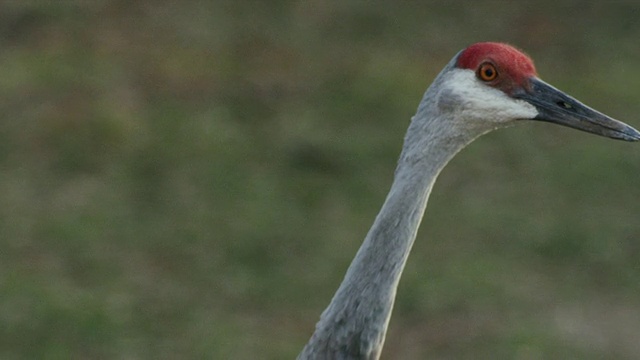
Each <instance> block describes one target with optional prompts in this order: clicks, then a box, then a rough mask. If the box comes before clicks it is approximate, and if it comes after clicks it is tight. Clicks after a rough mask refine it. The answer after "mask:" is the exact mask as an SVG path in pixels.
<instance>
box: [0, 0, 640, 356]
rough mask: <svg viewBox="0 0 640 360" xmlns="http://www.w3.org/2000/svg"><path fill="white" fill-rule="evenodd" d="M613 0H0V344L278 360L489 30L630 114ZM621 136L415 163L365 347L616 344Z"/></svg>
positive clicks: (624, 183) (621, 323)
mask: <svg viewBox="0 0 640 360" xmlns="http://www.w3.org/2000/svg"><path fill="white" fill-rule="evenodd" d="M639 20H640V5H638V3H637V2H636V1H601V2H595V1H589V2H578V1H539V2H535V3H533V2H530V3H523V2H513V1H475V2H466V1H464V2H463V1H449V2H444V1H442V2H434V1H423V2H417V1H399V2H381V1H373V2H366V1H297V2H296V1H223V0H218V1H212V2H206V1H183V2H172V1H146V0H142V1H106V0H105V1H100V0H97V1H58V2H39V1H22V2H20V1H4V2H0V47H1V48H0V49H1V51H0V109H1V113H2V120H1V121H0V204H1V206H0V357H2V358H3V359H33V358H74V359H83V358H91V359H101V358H128V359H175V358H194V359H200V358H214V359H285V358H294V357H295V355H296V354H297V353H298V351H299V350H300V349H301V348H302V346H303V345H304V343H305V342H306V341H307V339H308V337H309V336H310V335H311V333H312V331H313V327H314V324H315V322H316V321H317V320H318V318H319V316H320V313H321V311H322V310H323V309H324V307H325V306H326V305H327V304H328V303H329V301H330V299H331V296H332V295H333V292H334V291H335V289H336V288H337V286H338V284H339V283H340V281H341V279H342V276H343V275H344V272H345V270H346V268H347V266H348V264H349V263H350V261H351V259H352V257H353V256H354V254H355V252H356V250H357V248H358V247H359V245H360V243H361V241H362V239H363V238H364V236H365V234H366V232H367V230H368V228H369V226H370V225H371V223H372V222H373V219H374V217H375V215H376V213H377V211H378V210H379V208H380V206H381V205H382V202H383V200H384V197H385V195H386V193H387V191H388V189H389V186H390V184H391V180H392V176H393V170H394V168H395V162H396V159H397V157H398V155H399V152H400V149H401V146H402V139H403V136H404V132H405V131H406V128H407V126H408V123H409V119H410V117H411V116H412V115H413V113H414V111H415V109H416V107H417V105H418V102H419V101H420V99H421V97H422V94H423V92H424V90H425V89H426V87H427V86H428V85H429V84H430V83H431V81H432V79H433V78H434V77H435V76H436V74H437V73H438V72H439V71H440V69H441V68H442V67H443V66H444V65H445V64H446V63H447V62H448V61H449V60H450V59H451V57H452V56H454V55H455V54H456V53H457V52H458V51H459V50H461V49H462V48H464V47H465V46H467V45H469V44H471V43H474V42H477V41H487V40H491V41H506V42H510V43H512V44H514V45H516V46H518V47H520V48H522V49H524V50H525V51H526V52H527V53H528V54H530V55H531V56H532V57H533V58H534V59H535V60H536V64H537V68H538V71H539V73H540V76H541V77H542V78H543V79H545V80H546V81H548V82H550V83H552V84H554V85H555V86H557V87H558V88H560V89H563V90H565V91H567V92H569V93H570V94H572V95H574V96H575V97H577V98H578V99H580V100H582V101H584V102H585V103H587V104H589V105H591V106H593V107H594V108H596V109H599V110H601V111H603V112H605V113H607V114H609V115H611V116H613V117H615V118H619V119H621V120H623V121H627V122H628V123H630V124H631V125H632V126H635V127H640V117H639V115H638V114H639V113H640V101H639V100H640V69H639V67H638V65H640V42H639V39H640V21H639ZM638 199H640V145H638V144H630V143H625V142H620V141H613V140H609V139H605V138H600V137H597V136H594V135H590V134H586V133H581V132H577V131H575V130H571V129H567V128H563V127H559V126H553V125H549V124H534V123H528V124H523V125H520V126H517V127H513V128H510V129H507V130H501V131H498V132H495V133H492V134H489V135H487V136H484V137H482V138H481V139H479V140H478V141H476V142H475V143H474V144H472V145H471V146H469V147H468V148H467V149H465V150H464V151H463V152H462V153H461V154H459V155H458V156H457V157H456V158H455V159H454V160H453V161H452V162H451V163H450V164H449V166H448V167H447V168H446V169H445V171H444V172H443V173H442V175H441V176H440V178H439V180H438V182H437V183H436V186H435V188H434V192H433V194H432V196H431V200H430V204H429V206H428V207H427V211H426V216H425V219H424V221H423V223H422V226H421V230H420V232H419V235H418V239H417V240H416V243H415V246H414V249H413V252H412V255H411V257H410V259H409V263H408V264H407V268H406V271H405V274H404V276H403V279H402V281H401V284H400V288H399V291H398V297H397V301H396V306H395V310H394V314H393V317H392V319H391V324H390V329H389V334H388V336H387V341H386V347H385V350H384V351H383V358H386V359H427V358H429V359H465V358H467V359H496V358H508V359H549V358H557V359H559V358H564V359H567V358H579V359H601V358H616V359H637V358H638V357H640V343H639V342H638V339H639V338H640V262H639V261H638V259H639V258H640V221H638V220H639V219H638V218H639V216H640V201H638Z"/></svg>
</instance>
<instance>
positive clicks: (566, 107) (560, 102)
mask: <svg viewBox="0 0 640 360" xmlns="http://www.w3.org/2000/svg"><path fill="white" fill-rule="evenodd" d="M556 104H558V106H560V107H561V108H565V109H573V106H571V104H569V103H567V102H564V101H562V100H560V101H558V102H557V103H556Z"/></svg>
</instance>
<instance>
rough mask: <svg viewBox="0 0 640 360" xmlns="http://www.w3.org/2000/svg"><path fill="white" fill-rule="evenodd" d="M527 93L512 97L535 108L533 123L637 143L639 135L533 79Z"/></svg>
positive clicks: (631, 129) (628, 127)
mask: <svg viewBox="0 0 640 360" xmlns="http://www.w3.org/2000/svg"><path fill="white" fill-rule="evenodd" d="M529 85H530V86H529V87H528V89H521V90H519V91H517V92H516V93H514V94H513V97H514V98H516V99H521V100H524V101H526V102H528V103H529V104H531V105H533V106H535V107H536V109H537V110H538V115H537V116H536V117H535V118H533V120H540V121H548V122H552V123H556V124H560V125H564V126H568V127H572V128H574V129H578V130H583V131H587V132H590V133H593V134H597V135H601V136H606V137H609V138H612V139H620V140H626V141H640V132H638V130H636V129H634V128H632V127H631V126H629V125H627V124H625V123H623V122H621V121H618V120H615V119H613V118H611V117H609V116H607V115H605V114H603V113H601V112H599V111H597V110H594V109H592V108H590V107H588V106H587V105H585V104H583V103H581V102H580V101H578V100H576V99H574V98H572V97H571V96H569V95H567V94H565V93H564V92H562V91H560V90H558V89H556V88H554V87H553V86H551V85H549V84H547V83H546V82H544V81H542V80H540V79H538V78H537V77H533V78H531V79H530V80H529Z"/></svg>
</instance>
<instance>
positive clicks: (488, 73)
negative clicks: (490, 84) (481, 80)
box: [484, 68, 493, 78]
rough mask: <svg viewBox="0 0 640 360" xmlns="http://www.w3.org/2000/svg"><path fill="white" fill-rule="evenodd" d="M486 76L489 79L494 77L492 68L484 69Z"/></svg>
mask: <svg viewBox="0 0 640 360" xmlns="http://www.w3.org/2000/svg"><path fill="white" fill-rule="evenodd" d="M484 76H486V77H488V78H490V77H493V70H491V68H487V69H484Z"/></svg>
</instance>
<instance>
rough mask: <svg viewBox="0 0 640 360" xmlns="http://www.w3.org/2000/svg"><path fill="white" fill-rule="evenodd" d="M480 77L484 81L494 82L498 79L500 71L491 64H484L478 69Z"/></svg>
mask: <svg viewBox="0 0 640 360" xmlns="http://www.w3.org/2000/svg"><path fill="white" fill-rule="evenodd" d="M478 77H479V78H480V80H482V81H487V82H488V81H493V80H495V79H496V78H497V77H498V70H496V67H495V66H493V64H491V63H484V64H482V65H480V67H479V68H478Z"/></svg>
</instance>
